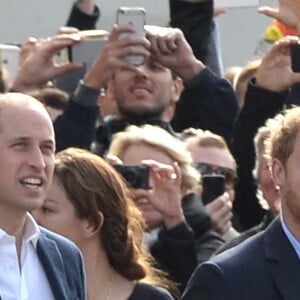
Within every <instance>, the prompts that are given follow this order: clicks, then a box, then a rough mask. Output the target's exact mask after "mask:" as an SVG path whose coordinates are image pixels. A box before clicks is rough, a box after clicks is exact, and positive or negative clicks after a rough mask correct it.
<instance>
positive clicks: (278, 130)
mask: <svg viewBox="0 0 300 300" xmlns="http://www.w3.org/2000/svg"><path fill="white" fill-rule="evenodd" d="M299 130H300V107H293V108H290V109H287V110H285V111H284V112H283V118H282V120H281V122H279V123H278V126H275V127H274V128H273V130H272V131H271V134H270V138H269V139H268V140H267V143H266V155H267V157H268V158H269V159H274V158H276V159H278V160H279V161H280V162H281V163H282V164H283V166H285V165H286V162H287V160H288V158H289V157H290V155H291V153H292V152H293V150H294V146H295V140H296V136H297V134H298V132H299Z"/></svg>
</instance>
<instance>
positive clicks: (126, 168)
mask: <svg viewBox="0 0 300 300" xmlns="http://www.w3.org/2000/svg"><path fill="white" fill-rule="evenodd" d="M114 167H115V169H116V170H117V171H118V172H119V173H120V174H121V175H122V176H123V177H124V179H125V180H126V181H127V183H128V184H129V185H130V186H131V187H132V188H134V189H144V190H147V189H149V188H150V186H149V175H150V169H149V167H148V166H144V165H114Z"/></svg>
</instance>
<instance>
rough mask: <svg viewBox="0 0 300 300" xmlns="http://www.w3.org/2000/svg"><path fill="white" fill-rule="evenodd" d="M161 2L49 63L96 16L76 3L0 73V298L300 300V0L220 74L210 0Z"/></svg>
mask: <svg viewBox="0 0 300 300" xmlns="http://www.w3.org/2000/svg"><path fill="white" fill-rule="evenodd" d="M169 4H170V6H169V7H170V20H169V21H167V22H166V24H169V25H168V26H167V27H159V26H154V25H152V24H151V26H145V28H144V30H145V36H144V37H136V36H134V35H132V36H130V33H133V29H132V28H131V27H130V26H127V25H115V26H114V27H113V28H112V30H111V31H110V32H109V33H108V34H107V36H106V38H107V39H106V42H105V43H104V45H103V47H102V49H100V50H99V53H98V55H97V57H96V58H95V59H94V61H93V64H92V65H91V66H89V67H88V68H86V66H84V65H83V64H82V63H80V62H76V61H65V62H63V63H62V62H58V61H57V56H58V55H59V54H61V53H62V51H66V49H69V48H70V47H73V46H74V45H76V44H80V43H82V41H83V39H84V37H83V35H82V34H81V31H82V30H94V29H96V24H97V21H98V20H99V18H100V17H101V7H99V6H98V5H97V3H96V2H95V1H94V0H80V1H75V2H74V3H73V5H72V8H71V11H70V15H69V17H68V18H67V22H66V24H65V25H66V26H63V27H61V28H60V29H59V30H58V32H57V33H55V34H54V35H53V36H52V37H47V38H46V37H45V38H39V39H35V38H30V39H28V40H27V41H24V43H22V45H21V49H20V59H19V69H18V72H17V75H16V77H15V78H14V79H13V81H12V82H8V81H7V79H6V76H4V74H6V72H7V70H5V69H3V70H1V82H0V89H1V91H0V92H1V95H0V172H1V175H2V176H1V179H0V187H1V189H0V253H1V258H0V266H1V267H0V300H12V299H22V300H23V299H24V300H25V299H30V300H35V299H49V300H50V299H56V300H64V299H65V300H69V299H82V300H84V299H88V300H101V299H102V300H112V299H113V300H126V299H130V300H135V299H153V300H155V299H182V300H197V299H204V300H206V299H207V300H217V299H222V300H227V299H228V300H234V299H270V300H276V299H278V300H279V299H287V300H293V299H295V300H296V299H300V289H299V287H298V282H299V281H300V278H298V277H299V276H300V275H297V274H300V269H299V268H300V267H299V259H300V231H299V228H300V221H299V220H300V190H299V186H300V185H299V183H300V180H299V178H300V177H298V175H299V176H300V174H299V170H300V168H299V166H298V164H300V109H299V107H298V103H299V100H300V98H299V84H300V69H299V70H298V69H297V64H295V63H294V59H295V58H297V57H295V53H296V52H295V51H294V50H295V49H297V46H298V44H299V43H300V39H299V38H298V37H297V35H299V34H300V4H299V2H298V0H278V7H277V8H269V7H261V8H260V9H259V12H260V13H264V14H265V15H267V16H269V17H271V18H273V19H274V20H276V22H280V24H284V26H286V28H289V29H290V31H289V32H293V33H294V34H293V36H284V37H282V38H281V39H279V40H277V41H276V42H274V43H273V44H272V45H271V47H270V49H269V50H268V51H267V52H266V53H264V54H263V55H262V57H261V58H260V59H259V60H255V61H253V62H250V63H247V64H246V65H245V66H244V67H243V66H237V67H236V66H234V67H232V68H230V70H229V69H228V70H224V69H223V65H222V53H221V49H220V45H219V42H218V27H217V24H216V22H215V20H214V18H215V17H216V16H217V14H218V11H217V10H214V4H213V0H199V1H197V0H195V1H192V0H170V1H169ZM124 33H127V34H129V35H127V37H126V38H124V37H123V38H121V39H120V35H122V34H124ZM64 53H66V52H64ZM129 55H135V56H139V57H142V63H141V64H137V65H134V64H132V62H131V61H130V60H128V59H126V57H128V56H129ZM299 59H300V51H299ZM298 67H299V66H298ZM229 74H230V75H229ZM4 121H5V122H4ZM298 142H299V144H297V143H298ZM298 151H299V152H298ZM2 171H3V172H4V171H5V172H4V173H3V172H2ZM298 198H299V199H298Z"/></svg>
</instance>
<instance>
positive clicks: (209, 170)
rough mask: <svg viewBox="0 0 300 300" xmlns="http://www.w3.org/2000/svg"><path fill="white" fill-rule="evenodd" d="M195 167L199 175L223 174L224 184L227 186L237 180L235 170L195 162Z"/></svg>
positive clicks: (232, 184)
mask: <svg viewBox="0 0 300 300" xmlns="http://www.w3.org/2000/svg"><path fill="white" fill-rule="evenodd" d="M196 169H197V170H198V171H199V173H200V174H201V176H203V175H212V174H216V175H223V176H224V177H225V184H226V185H227V186H234V185H235V184H236V183H237V181H238V176H237V173H236V171H235V170H233V169H230V168H225V167H220V166H216V165H212V164H207V163H197V164H196Z"/></svg>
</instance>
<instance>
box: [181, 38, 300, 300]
mask: <svg viewBox="0 0 300 300" xmlns="http://www.w3.org/2000/svg"><path fill="white" fill-rule="evenodd" d="M298 40H299V39H297V38H295V39H284V40H282V41H280V42H278V43H277V44H275V45H274V46H273V47H272V48H271V51H270V53H269V54H268V55H269V56H270V55H272V57H273V61H275V60H276V62H275V64H279V66H278V70H277V73H278V72H279V73H280V74H281V75H280V76H279V77H277V76H276V75H278V74H276V72H275V73H274V74H273V76H276V77H277V78H280V86H279V85H273V89H272V91H273V93H274V94H275V93H284V91H283V90H282V87H283V86H289V85H290V84H293V83H295V82H300V74H299V73H294V72H292V70H291V68H290V59H289V55H290V52H289V48H290V45H291V44H293V43H296V42H297V41H298ZM262 64H266V61H263V62H262ZM269 66H271V67H272V66H273V67H274V63H273V62H272V64H271V65H270V64H269ZM275 71H276V70H275ZM256 76H257V77H259V78H257V82H260V83H262V82H266V81H270V80H269V79H270V77H268V76H263V74H262V73H258V74H257V75H256ZM261 76H263V77H261ZM261 87H264V85H262V86H261ZM278 117H279V116H278ZM278 117H277V118H278ZM281 118H282V120H281V121H280V122H278V124H277V125H276V126H274V128H273V130H272V132H271V136H270V138H269V140H268V141H267V143H266V144H265V146H266V154H267V156H268V159H269V164H270V167H271V171H272V177H273V180H274V184H275V186H276V187H277V188H278V190H279V196H280V204H281V212H280V216H279V217H277V218H276V219H275V220H274V221H273V222H272V223H271V224H270V225H269V226H268V227H267V229H265V231H264V232H261V233H259V234H257V235H255V236H253V237H251V238H249V239H247V240H246V241H244V242H243V243H241V244H239V245H238V246H236V247H234V248H231V249H229V250H227V251H225V252H223V253H221V254H220V255H217V256H215V257H214V258H212V259H211V260H210V261H209V262H207V263H204V264H202V265H200V266H199V267H198V268H197V270H196V271H195V272H194V274H193V275H192V278H191V280H190V281H189V283H188V286H187V288H186V290H185V291H184V294H183V297H182V299H183V300H196V299H201V300H218V299H220V300H221V299H222V300H235V299H239V300H240V299H243V300H248V299H249V300H250V299H251V300H253V299H255V300H279V299H285V300H296V299H300V288H299V283H300V261H299V260H300V189H299V187H300V163H299V161H300V160H299V157H300V107H299V106H298V107H295V108H292V109H289V110H286V111H285V113H284V114H283V115H282V116H281Z"/></svg>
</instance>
